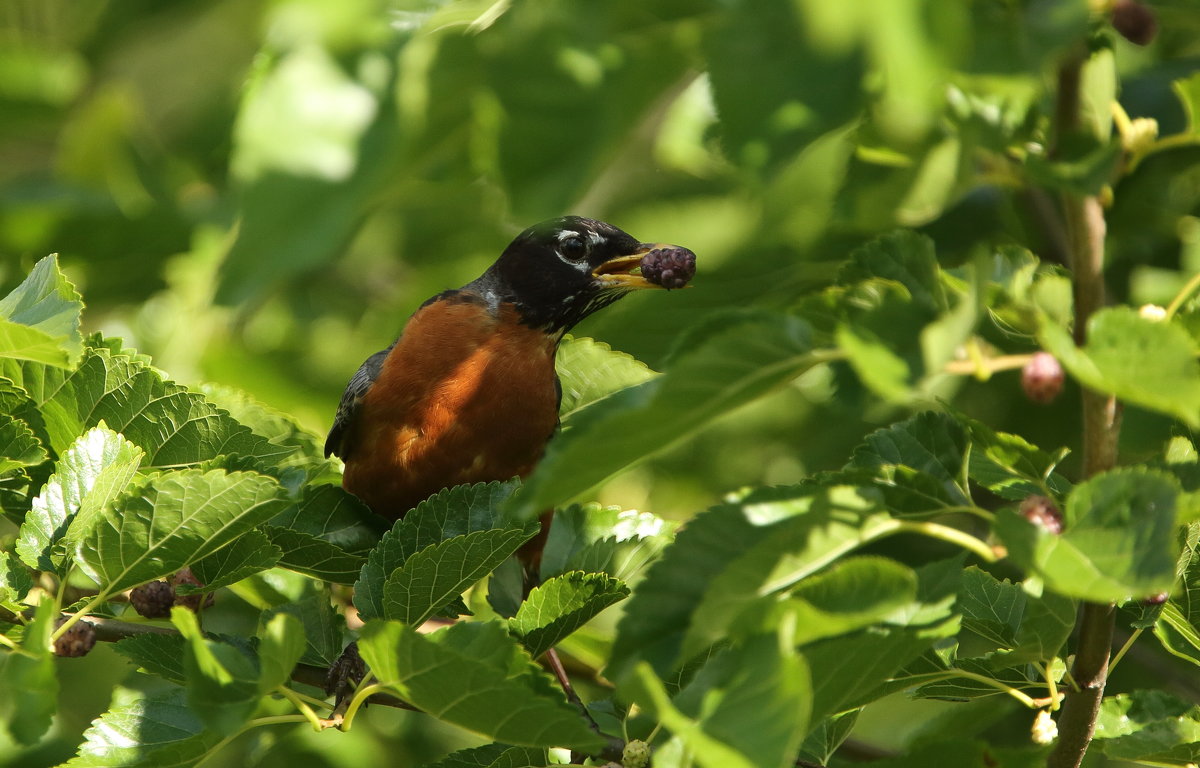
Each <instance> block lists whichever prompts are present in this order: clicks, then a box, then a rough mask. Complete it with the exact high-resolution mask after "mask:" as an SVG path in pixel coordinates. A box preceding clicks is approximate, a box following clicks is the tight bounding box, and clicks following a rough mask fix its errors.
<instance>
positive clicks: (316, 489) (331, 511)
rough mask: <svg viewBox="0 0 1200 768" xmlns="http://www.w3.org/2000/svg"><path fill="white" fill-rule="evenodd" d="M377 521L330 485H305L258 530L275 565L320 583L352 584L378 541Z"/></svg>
mask: <svg viewBox="0 0 1200 768" xmlns="http://www.w3.org/2000/svg"><path fill="white" fill-rule="evenodd" d="M384 525H385V522H384V520H383V518H381V517H379V516H378V515H376V514H374V513H373V512H371V510H370V509H368V508H367V507H366V505H365V504H363V503H362V502H361V501H359V500H358V499H357V498H356V497H354V496H353V495H352V494H350V493H347V492H346V491H344V490H342V489H341V488H339V487H337V486H334V485H309V486H306V487H305V488H304V490H303V491H302V493H301V495H300V498H299V499H298V500H297V501H296V502H294V503H293V504H292V505H291V506H289V507H288V508H287V509H286V510H284V511H283V512H282V513H280V514H279V515H277V516H276V517H274V518H273V519H272V520H271V524H270V525H268V526H266V527H265V528H264V531H265V532H266V534H267V535H268V536H269V537H270V538H271V541H272V543H274V544H275V545H276V546H277V547H279V548H280V549H281V550H282V552H283V554H282V558H281V560H280V562H279V565H280V566H281V567H283V568H289V569H291V570H294V571H296V572H298V573H303V574H306V575H308V576H312V577H314V578H318V579H322V580H324V581H333V582H336V583H338V584H353V583H354V581H355V580H356V579H357V578H358V574H359V572H360V571H361V569H362V567H363V565H364V564H365V563H366V555H367V553H368V552H369V551H370V550H371V548H372V547H374V546H375V545H376V544H377V543H378V542H379V538H380V533H381V532H382V529H383V528H384Z"/></svg>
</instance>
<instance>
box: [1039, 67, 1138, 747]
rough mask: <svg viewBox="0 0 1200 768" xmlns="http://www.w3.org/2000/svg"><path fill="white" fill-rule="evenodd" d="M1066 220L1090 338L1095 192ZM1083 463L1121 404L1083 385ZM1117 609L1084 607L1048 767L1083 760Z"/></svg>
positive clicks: (1078, 324)
mask: <svg viewBox="0 0 1200 768" xmlns="http://www.w3.org/2000/svg"><path fill="white" fill-rule="evenodd" d="M1086 57H1087V52H1086V50H1083V49H1082V48H1081V49H1080V50H1078V51H1076V52H1074V53H1073V54H1071V55H1070V57H1069V58H1068V60H1067V61H1066V62H1064V63H1063V65H1062V66H1061V68H1060V69H1059V74H1058V94H1057V98H1056V102H1055V131H1056V132H1055V150H1054V152H1053V153H1052V154H1057V153H1058V150H1059V149H1060V147H1061V144H1062V141H1063V139H1064V138H1065V137H1067V136H1069V135H1070V134H1072V133H1074V132H1076V131H1078V130H1079V127H1080V106H1081V105H1080V94H1079V88H1080V82H1081V76H1082V72H1083V65H1084V62H1085V61H1086ZM1062 209H1063V224H1064V229H1065V230H1066V233H1067V240H1068V246H1069V253H1070V261H1071V264H1070V266H1071V272H1072V279H1073V283H1074V290H1075V343H1076V344H1078V345H1080V346H1082V345H1083V344H1085V343H1086V341H1087V325H1088V320H1089V319H1090V318H1091V316H1092V314H1093V313H1094V312H1096V311H1097V310H1098V309H1100V308H1101V307H1103V306H1104V302H1105V297H1104V238H1105V232H1106V227H1105V222H1104V210H1103V208H1102V207H1101V205H1100V201H1099V199H1098V198H1097V197H1096V196H1094V195H1077V194H1072V193H1069V192H1068V193H1065V194H1064V195H1063V200H1062ZM1082 407H1083V466H1084V470H1083V471H1084V476H1085V477H1091V476H1092V475H1095V474H1097V473H1099V472H1104V471H1105V470H1108V469H1110V468H1112V467H1113V466H1114V465H1115V464H1116V460H1117V437H1118V434H1119V431H1120V426H1121V419H1120V409H1119V407H1118V405H1117V403H1116V400H1115V399H1114V398H1112V397H1109V396H1107V395H1102V394H1100V393H1098V392H1093V391H1091V390H1088V389H1084V391H1083V406H1082ZM1115 620H1116V610H1115V608H1114V607H1113V606H1112V605H1111V604H1101V603H1085V604H1084V605H1083V607H1082V608H1081V610H1080V617H1079V622H1078V625H1077V626H1078V640H1077V646H1076V649H1075V663H1074V664H1073V666H1072V667H1071V675H1072V677H1073V678H1074V679H1075V681H1076V682H1077V683H1078V684H1079V690H1078V691H1068V692H1067V694H1066V697H1065V698H1064V700H1063V708H1062V714H1061V715H1060V716H1059V718H1058V734H1059V735H1058V741H1057V742H1056V743H1055V745H1054V750H1053V752H1051V753H1050V757H1049V759H1048V760H1047V762H1046V765H1047V766H1048V768H1078V766H1079V765H1080V763H1082V762H1083V757H1084V755H1085V754H1087V749H1088V745H1089V744H1091V741H1092V735H1093V734H1094V733H1095V730H1096V716H1097V715H1098V714H1099V712H1100V703H1101V701H1102V700H1103V698H1104V686H1105V684H1106V682H1107V680H1108V660H1109V655H1110V654H1111V652H1112V637H1113V627H1114V625H1115Z"/></svg>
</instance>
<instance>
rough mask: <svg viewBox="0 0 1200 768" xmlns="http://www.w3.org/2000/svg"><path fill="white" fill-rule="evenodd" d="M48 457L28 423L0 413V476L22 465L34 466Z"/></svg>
mask: <svg viewBox="0 0 1200 768" xmlns="http://www.w3.org/2000/svg"><path fill="white" fill-rule="evenodd" d="M48 458H49V456H48V455H47V454H46V449H45V448H43V447H42V442H41V441H40V440H38V439H37V435H35V434H34V433H33V430H31V429H30V428H29V425H28V424H26V423H25V422H23V421H21V420H20V419H17V418H14V417H12V416H10V415H9V414H7V413H0V476H3V475H7V474H9V473H11V472H13V471H14V470H18V469H21V468H22V467H32V466H36V465H38V464H41V463H42V462H43V461H45V460H46V459H48Z"/></svg>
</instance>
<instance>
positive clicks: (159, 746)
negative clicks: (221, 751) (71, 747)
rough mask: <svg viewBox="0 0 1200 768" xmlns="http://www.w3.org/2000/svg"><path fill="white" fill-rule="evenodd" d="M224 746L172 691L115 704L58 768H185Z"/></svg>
mask: <svg viewBox="0 0 1200 768" xmlns="http://www.w3.org/2000/svg"><path fill="white" fill-rule="evenodd" d="M224 743H225V739H224V738H223V737H222V736H221V734H219V733H217V732H215V731H212V730H209V729H207V728H205V726H204V723H203V722H202V721H201V720H200V718H198V717H197V716H196V715H195V713H194V711H193V710H192V709H191V708H190V707H188V706H187V704H186V703H185V702H184V693H183V691H181V690H173V691H170V692H168V693H166V694H160V695H158V696H152V697H146V696H145V695H144V694H142V693H141V692H138V693H137V694H134V695H130V696H128V697H127V700H125V701H123V702H118V703H116V704H114V706H113V707H112V708H111V709H109V711H107V712H105V713H104V714H103V715H101V716H100V717H98V718H96V719H95V720H93V721H92V727H91V728H89V729H87V731H85V732H84V734H83V743H82V744H80V745H79V753H78V754H77V755H76V756H75V757H73V758H71V760H69V761H67V762H66V763H63V765H62V768H163V766H171V768H189V767H190V766H195V765H198V764H199V763H200V762H202V761H203V760H204V759H205V758H206V757H208V756H209V754H211V753H212V752H213V751H214V750H216V749H217V748H218V747H220V746H221V745H223V744H224Z"/></svg>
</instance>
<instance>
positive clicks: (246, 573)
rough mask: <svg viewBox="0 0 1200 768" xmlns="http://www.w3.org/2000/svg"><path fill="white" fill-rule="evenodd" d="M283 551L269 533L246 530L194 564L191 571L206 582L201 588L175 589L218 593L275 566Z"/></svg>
mask: <svg viewBox="0 0 1200 768" xmlns="http://www.w3.org/2000/svg"><path fill="white" fill-rule="evenodd" d="M282 554H283V553H282V551H281V550H280V549H279V547H277V546H275V545H274V544H272V543H271V540H270V539H269V538H267V536H266V534H264V533H262V532H261V531H257V530H254V531H247V532H246V533H243V534H242V535H241V536H239V537H238V538H237V540H235V541H234V542H233V543H232V544H230V545H229V546H227V547H222V548H221V549H218V550H217V551H216V552H213V553H212V554H211V555H207V556H205V557H202V558H200V559H199V560H197V561H196V562H194V563H192V564H191V569H192V574H193V575H195V577H196V578H197V579H198V580H199V581H200V583H201V584H203V585H204V586H203V587H202V588H201V587H193V586H189V585H186V584H180V585H179V586H177V587H176V588H175V591H176V592H177V593H178V594H181V595H186V594H189V593H191V592H215V591H216V590H218V589H220V588H221V587H228V586H229V585H231V584H236V583H238V582H239V581H241V580H242V579H245V578H248V577H250V576H252V575H253V574H256V573H259V572H260V571H265V570H267V569H268V568H271V567H273V566H274V565H275V563H277V562H278V561H279V558H280V556H281V555H282Z"/></svg>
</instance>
